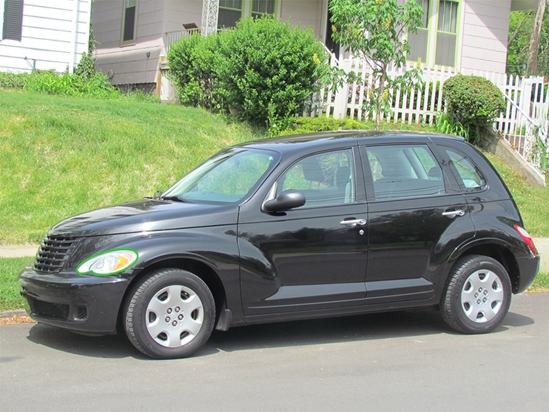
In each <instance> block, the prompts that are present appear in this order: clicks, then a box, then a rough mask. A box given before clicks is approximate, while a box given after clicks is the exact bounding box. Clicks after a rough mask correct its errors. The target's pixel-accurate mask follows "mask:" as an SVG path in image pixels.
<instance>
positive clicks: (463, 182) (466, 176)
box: [446, 149, 486, 192]
mask: <svg viewBox="0 0 549 412" xmlns="http://www.w3.org/2000/svg"><path fill="white" fill-rule="evenodd" d="M446 153H448V156H449V157H450V160H451V162H450V167H452V169H453V170H454V172H455V173H454V174H457V175H458V176H459V179H458V181H459V184H460V186H461V189H462V190H464V191H465V192H476V191H478V190H483V189H484V188H485V187H486V180H485V179H484V177H483V176H482V174H481V173H480V170H479V169H478V168H477V167H476V166H475V165H474V163H473V162H472V161H471V160H469V159H468V158H467V157H466V156H465V155H464V154H463V153H461V152H458V151H456V150H453V149H446Z"/></svg>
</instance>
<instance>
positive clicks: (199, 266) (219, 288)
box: [118, 256, 227, 324]
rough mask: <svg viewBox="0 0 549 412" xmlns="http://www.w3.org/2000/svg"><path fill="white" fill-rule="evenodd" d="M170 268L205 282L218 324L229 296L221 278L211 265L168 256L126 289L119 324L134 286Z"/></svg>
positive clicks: (148, 268) (196, 260)
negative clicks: (144, 278)
mask: <svg viewBox="0 0 549 412" xmlns="http://www.w3.org/2000/svg"><path fill="white" fill-rule="evenodd" d="M168 268H174V269H181V270H186V271H188V272H191V273H192V274H194V275H196V276H198V277H199V278H200V279H202V281H204V283H206V285H207V286H208V288H209V289H210V291H211V292H212V295H213V298H214V302H215V311H216V320H215V321H216V324H217V322H218V321H219V318H220V316H221V314H222V313H223V310H224V308H225V307H226V305H227V295H226V291H225V287H224V285H223V282H222V281H221V278H220V277H219V275H218V273H217V272H216V271H215V270H214V269H213V268H212V267H211V266H210V265H208V264H206V263H204V262H202V261H200V260H198V259H196V258H191V257H182V256H167V257H164V258H162V259H158V260H155V261H154V262H151V263H150V264H148V265H146V266H144V267H143V268H142V269H141V270H140V271H139V273H138V274H137V275H135V276H134V277H133V278H132V279H131V282H130V283H129V285H128V287H127V289H126V292H125V293H124V297H123V300H122V305H120V310H119V313H118V319H119V322H120V321H121V320H122V318H123V316H124V307H125V302H126V301H127V300H128V298H129V296H131V294H132V290H133V287H134V285H136V284H137V283H138V282H139V281H140V280H141V279H142V278H143V277H145V276H147V275H148V274H149V273H151V272H153V271H155V270H159V269H168Z"/></svg>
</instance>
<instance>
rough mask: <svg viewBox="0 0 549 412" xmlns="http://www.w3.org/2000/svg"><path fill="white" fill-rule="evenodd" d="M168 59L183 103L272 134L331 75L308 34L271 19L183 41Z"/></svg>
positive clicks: (322, 51) (321, 50) (249, 21)
mask: <svg viewBox="0 0 549 412" xmlns="http://www.w3.org/2000/svg"><path fill="white" fill-rule="evenodd" d="M168 60H169V62H170V72H171V75H172V78H173V79H174V80H175V84H176V88H177V90H178V92H179V94H180V98H181V102H182V103H184V104H189V105H194V106H202V107H205V108H208V109H211V110H214V111H221V112H225V113H229V112H230V113H232V114H233V115H236V116H237V117H238V118H239V119H240V120H244V121H248V122H250V123H252V124H255V125H260V126H267V127H268V128H269V130H270V132H271V134H277V133H278V132H280V131H281V130H283V129H285V128H286V127H288V126H289V124H290V121H291V119H292V118H293V117H294V116H295V115H296V114H300V113H301V112H302V111H303V109H304V107H305V102H306V100H307V99H308V98H309V97H310V96H311V95H312V94H313V93H315V92H317V91H318V90H320V88H321V87H322V85H323V81H324V79H327V77H328V74H329V71H330V68H329V66H328V65H327V64H326V62H327V60H328V57H327V54H326V52H325V49H324V47H323V46H322V44H320V43H319V42H318V41H317V40H316V38H315V37H314V35H313V33H312V31H310V30H306V31H304V30H302V29H300V28H290V26H289V24H288V23H283V22H280V21H278V20H276V19H274V18H272V17H263V18H259V19H255V20H254V19H252V18H248V19H242V20H240V21H239V22H238V23H237V25H236V27H235V28H234V29H231V30H224V31H222V32H220V33H218V34H214V35H211V36H208V37H207V38H201V37H199V36H196V35H195V36H191V37H189V38H182V39H181V40H180V41H179V42H178V43H176V44H175V45H172V47H171V49H170V52H169V53H168Z"/></svg>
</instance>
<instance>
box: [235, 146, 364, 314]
mask: <svg viewBox="0 0 549 412" xmlns="http://www.w3.org/2000/svg"><path fill="white" fill-rule="evenodd" d="M355 157H357V152H356V151H355V150H354V149H352V148H347V149H340V150H333V151H328V152H322V153H316V154H313V155H310V156H306V157H304V158H301V159H300V160H298V161H296V162H295V163H294V164H292V165H291V166H290V167H288V168H287V169H286V170H285V171H284V172H283V173H281V175H280V176H279V178H278V179H277V180H276V183H275V186H273V190H276V193H277V194H280V193H282V192H284V191H286V190H292V189H293V190H298V191H300V192H301V193H303V194H304V195H305V199H306V203H305V205H303V206H301V207H298V208H295V209H292V210H287V211H285V212H282V213H264V212H263V213H260V214H259V215H255V216H253V214H250V213H246V211H247V209H246V208H250V207H251V206H250V205H245V207H244V208H243V211H242V212H241V214H240V216H241V219H240V221H239V233H238V241H239V249H240V254H241V291H242V305H243V311H244V314H245V315H246V316H254V315H258V316H260V315H269V314H270V315H273V314H279V313H292V312H304V311H315V310H330V309H337V308H345V307H349V306H357V305H363V304H364V299H365V295H366V290H365V286H364V275H365V272H366V264H367V236H366V232H365V224H366V218H367V206H366V202H365V198H364V182H363V176H362V172H359V173H357V166H358V167H360V165H357V162H356V161H355ZM357 190H358V193H357ZM254 207H255V206H254Z"/></svg>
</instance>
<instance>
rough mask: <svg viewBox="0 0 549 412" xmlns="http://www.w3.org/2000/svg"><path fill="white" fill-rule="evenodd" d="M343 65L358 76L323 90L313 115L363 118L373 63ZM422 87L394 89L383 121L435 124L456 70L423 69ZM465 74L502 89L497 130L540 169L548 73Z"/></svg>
mask: <svg viewBox="0 0 549 412" xmlns="http://www.w3.org/2000/svg"><path fill="white" fill-rule="evenodd" d="M333 61H334V62H335V63H333V64H335V65H337V66H338V68H339V69H343V70H345V71H346V72H349V71H351V70H352V71H354V72H355V73H356V74H357V78H358V80H357V81H356V82H353V83H346V84H344V85H343V86H342V87H339V88H338V90H337V92H335V93H334V92H332V91H331V88H326V89H324V90H322V91H321V92H320V93H319V95H318V96H317V98H316V101H317V103H316V104H315V106H314V110H312V111H311V112H310V113H309V115H310V116H311V117H319V116H326V117H333V118H336V119H337V118H345V117H347V118H351V119H357V120H363V119H364V118H365V116H366V111H365V110H364V102H365V98H366V96H365V93H367V89H366V88H365V87H364V86H363V85H365V84H371V83H372V78H371V75H370V73H369V71H368V68H369V66H368V65H367V64H366V63H365V62H362V61H360V60H357V59H349V60H342V61H341V62H337V60H335V59H333ZM404 70H406V68H402V69H399V70H391V71H390V72H389V76H391V77H395V76H399V75H401V74H402V73H403V71H404ZM422 70H423V74H422V78H423V82H424V87H423V88H410V89H409V90H393V91H391V92H392V93H393V94H392V95H393V105H392V113H391V114H390V115H389V116H387V117H386V116H383V115H382V118H383V120H385V121H387V122H394V123H398V122H400V123H408V124H412V123H416V124H419V123H422V124H429V125H433V124H434V123H435V121H436V116H437V113H440V112H442V111H445V110H446V108H445V107H444V104H443V99H442V85H443V84H444V82H445V81H446V80H448V79H449V78H450V77H452V76H455V75H456V74H457V72H456V71H453V70H451V69H448V68H446V69H431V68H426V67H423V68H422ZM462 73H463V74H466V75H469V74H472V75H476V76H481V77H484V78H487V79H488V80H490V81H491V82H492V83H494V84H495V85H496V86H498V87H499V89H500V90H501V91H502V93H503V94H504V96H505V99H506V103H507V105H506V110H505V111H504V112H503V113H501V115H500V116H499V117H498V118H497V119H496V120H495V122H494V128H495V129H496V130H498V131H499V132H500V133H501V135H502V136H503V137H504V138H505V140H507V141H508V142H509V144H510V145H511V146H512V147H513V148H514V149H515V150H516V151H517V153H519V154H520V155H521V156H522V157H523V158H524V160H526V161H527V162H529V163H530V164H531V165H532V166H533V167H534V168H535V169H537V170H538V172H541V171H540V158H541V156H540V151H539V148H540V147H541V146H540V144H539V142H540V141H541V142H543V143H544V144H545V146H546V147H547V143H548V140H547V136H548V133H549V120H548V112H549V88H544V79H543V77H530V78H521V77H519V76H507V75H506V74H504V73H492V72H480V71H463V72H462Z"/></svg>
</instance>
